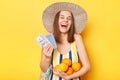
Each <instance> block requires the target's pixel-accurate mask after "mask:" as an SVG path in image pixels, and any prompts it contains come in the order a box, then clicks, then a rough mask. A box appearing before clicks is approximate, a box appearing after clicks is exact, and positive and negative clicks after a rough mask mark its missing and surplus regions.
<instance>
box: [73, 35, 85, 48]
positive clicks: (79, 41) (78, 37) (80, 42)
mask: <svg viewBox="0 0 120 80" xmlns="http://www.w3.org/2000/svg"><path fill="white" fill-rule="evenodd" d="M74 38H75V44H76V46H77V47H80V46H82V45H83V44H84V43H83V40H82V36H81V35H80V34H75V35H74Z"/></svg>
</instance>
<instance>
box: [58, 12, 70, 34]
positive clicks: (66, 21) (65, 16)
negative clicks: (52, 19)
mask: <svg viewBox="0 0 120 80" xmlns="http://www.w3.org/2000/svg"><path fill="white" fill-rule="evenodd" d="M58 24H59V30H60V32H61V33H67V32H68V31H69V29H70V26H71V24H72V15H71V13H70V12H69V11H61V12H60V15H59V20H58Z"/></svg>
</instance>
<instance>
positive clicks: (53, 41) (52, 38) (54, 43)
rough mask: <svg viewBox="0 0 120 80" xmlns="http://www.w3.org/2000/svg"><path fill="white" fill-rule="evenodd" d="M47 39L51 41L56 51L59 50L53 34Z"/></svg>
mask: <svg viewBox="0 0 120 80" xmlns="http://www.w3.org/2000/svg"><path fill="white" fill-rule="evenodd" d="M46 37H47V39H48V40H49V41H50V43H51V44H52V45H53V47H54V49H56V48H57V44H56V41H55V38H54V35H53V34H52V33H51V34H49V35H47V36H46Z"/></svg>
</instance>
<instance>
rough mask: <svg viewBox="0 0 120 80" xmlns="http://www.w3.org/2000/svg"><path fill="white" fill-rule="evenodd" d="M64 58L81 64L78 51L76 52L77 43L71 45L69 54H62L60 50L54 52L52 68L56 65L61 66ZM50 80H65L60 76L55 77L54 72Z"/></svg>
mask: <svg viewBox="0 0 120 80" xmlns="http://www.w3.org/2000/svg"><path fill="white" fill-rule="evenodd" d="M64 58H70V59H71V60H72V63H73V62H79V56H78V54H77V50H76V46H75V43H74V42H73V43H71V49H70V51H69V53H67V54H61V53H59V52H58V50H57V49H56V50H54V53H53V58H52V59H53V60H52V66H53V67H55V66H56V65H58V64H60V63H61V61H62V59H64ZM49 80H64V79H62V78H60V77H58V76H55V75H54V74H53V72H52V73H51V75H50V79H49ZM72 80H80V78H76V79H72Z"/></svg>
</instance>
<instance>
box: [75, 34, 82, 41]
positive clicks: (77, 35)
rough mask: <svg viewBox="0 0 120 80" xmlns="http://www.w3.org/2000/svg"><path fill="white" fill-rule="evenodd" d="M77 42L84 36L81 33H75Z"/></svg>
mask: <svg viewBox="0 0 120 80" xmlns="http://www.w3.org/2000/svg"><path fill="white" fill-rule="evenodd" d="M74 38H75V42H76V41H79V40H82V36H81V35H80V34H74Z"/></svg>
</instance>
